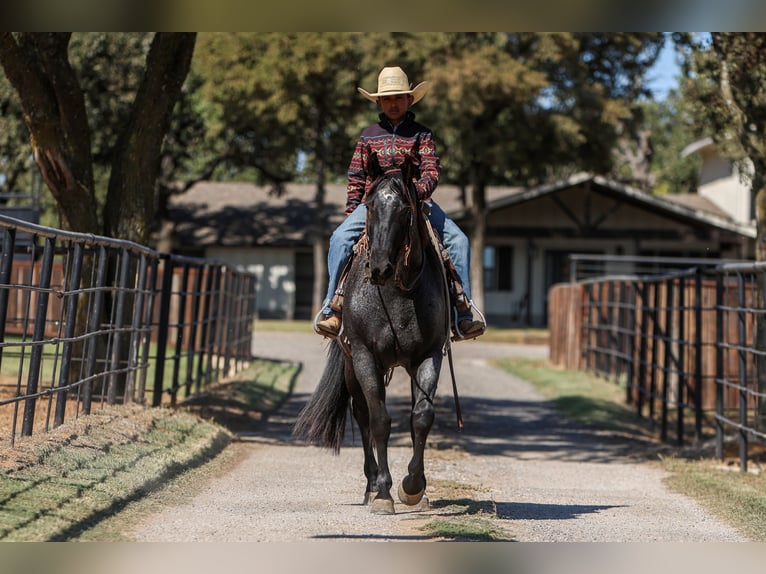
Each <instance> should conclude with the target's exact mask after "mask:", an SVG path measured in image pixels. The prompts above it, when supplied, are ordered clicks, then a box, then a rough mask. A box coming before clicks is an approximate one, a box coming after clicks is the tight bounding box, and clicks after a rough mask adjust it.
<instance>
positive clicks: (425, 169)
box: [346, 111, 441, 215]
mask: <svg viewBox="0 0 766 574" xmlns="http://www.w3.org/2000/svg"><path fill="white" fill-rule="evenodd" d="M372 152H377V154H378V160H379V161H380V166H381V167H382V168H383V169H384V170H385V169H387V168H390V167H393V166H398V165H401V163H402V162H403V161H404V157H405V155H406V154H407V153H411V154H412V155H413V156H414V157H415V160H416V163H418V164H419V175H418V177H417V182H416V183H415V186H416V187H417V190H418V193H419V194H420V197H421V198H422V199H424V200H425V199H429V198H430V197H431V194H432V193H433V192H434V190H435V189H436V185H437V184H438V183H439V174H440V173H441V164H440V162H439V155H438V154H437V153H436V145H435V144H434V137H433V133H432V132H431V130H430V129H428V128H427V127H426V126H424V125H423V124H419V123H418V122H416V121H415V114H413V113H412V112H409V111H408V112H407V114H406V116H405V118H404V119H403V120H402V121H401V122H400V123H399V124H398V125H396V126H393V125H391V122H390V121H389V120H388V118H387V117H386V116H385V115H384V114H380V121H379V122H378V123H377V124H374V125H371V126H370V127H368V128H366V129H365V130H364V131H363V132H362V135H361V136H359V141H358V142H357V144H356V148H355V149H354V155H353V156H352V157H351V164H350V165H349V167H348V188H347V190H346V194H347V195H346V214H347V215H348V214H349V213H351V212H352V211H354V210H355V209H356V208H357V206H358V205H359V204H360V203H361V202H362V199H363V198H364V195H365V193H366V192H367V190H369V188H370V185H372V180H371V179H370V177H369V175H368V174H367V162H368V159H369V157H370V154H371V153H372Z"/></svg>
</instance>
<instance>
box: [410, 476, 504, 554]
mask: <svg viewBox="0 0 766 574" xmlns="http://www.w3.org/2000/svg"><path fill="white" fill-rule="evenodd" d="M428 488H429V494H430V496H432V497H433V498H434V499H435V502H432V503H431V511H432V512H434V513H435V514H436V517H435V518H431V519H428V520H427V521H426V522H425V523H424V524H422V525H420V526H418V527H417V530H419V531H421V532H424V533H425V534H426V535H428V536H429V537H431V538H438V539H448V540H455V541H465V542H495V541H508V540H511V537H510V535H509V533H508V532H507V531H506V530H505V529H504V528H503V527H502V521H501V520H500V519H499V518H498V517H497V508H496V507H495V503H494V502H493V501H492V500H489V499H487V498H485V496H484V493H485V491H486V489H484V488H481V487H475V486H472V485H469V484H465V483H462V482H459V481H453V480H449V481H448V480H433V481H429V483H428Z"/></svg>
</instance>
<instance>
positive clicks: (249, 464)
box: [132, 332, 744, 542]
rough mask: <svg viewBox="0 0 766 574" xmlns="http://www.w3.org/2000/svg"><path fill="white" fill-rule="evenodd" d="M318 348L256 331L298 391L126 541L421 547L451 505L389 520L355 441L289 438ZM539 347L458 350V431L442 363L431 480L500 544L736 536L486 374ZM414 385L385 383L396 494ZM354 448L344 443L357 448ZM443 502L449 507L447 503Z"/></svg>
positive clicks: (602, 442) (645, 469)
mask: <svg viewBox="0 0 766 574" xmlns="http://www.w3.org/2000/svg"><path fill="white" fill-rule="evenodd" d="M326 346H327V342H326V341H325V340H323V339H322V338H320V337H318V336H316V335H314V334H313V333H305V334H304V333H298V334H296V333H274V332H268V333H259V334H257V335H256V341H255V354H256V355H257V356H259V357H264V358H273V359H287V360H293V361H300V362H301V363H302V366H303V368H302V371H301V374H300V376H299V380H298V384H297V388H296V392H295V394H294V397H293V398H292V399H291V400H290V401H289V402H288V403H287V405H286V406H285V408H284V409H283V410H282V411H281V412H280V413H279V414H278V415H275V416H272V417H271V418H270V419H269V420H268V421H267V422H266V423H264V424H263V425H262V426H261V427H260V428H258V429H256V430H254V431H253V432H252V433H250V434H248V435H243V436H242V439H243V441H244V443H245V445H244V448H245V449H246V454H245V456H244V457H243V459H242V460H241V462H240V463H239V464H238V465H237V466H235V467H234V468H233V469H231V471H230V472H228V473H227V474H226V475H225V476H220V477H218V478H216V479H214V480H212V481H211V482H210V483H209V485H207V486H206V488H204V489H203V490H202V491H201V492H200V494H199V495H198V496H196V497H195V498H194V499H193V500H191V501H190V502H188V503H185V504H183V505H182V506H179V507H175V508H164V509H160V510H159V511H158V513H157V514H156V515H154V516H151V517H150V518H149V519H148V520H147V521H146V522H145V523H144V524H142V525H141V526H140V527H139V528H138V529H137V530H136V531H135V532H133V533H132V537H133V538H134V539H135V540H138V541H152V542H182V541H183V542H189V541H216V542H249V541H305V540H310V539H311V540H317V539H320V540H323V539H324V540H371V541H387V540H418V539H430V538H429V537H427V536H425V535H424V533H423V532H422V531H421V530H419V529H418V526H420V525H422V524H423V523H424V522H426V521H427V520H429V519H433V518H434V517H438V516H439V515H443V514H445V512H447V511H448V508H449V507H448V505H446V504H444V503H442V504H438V501H437V500H436V499H435V498H434V497H433V496H432V499H431V503H432V507H431V509H430V510H421V511H413V510H412V509H409V508H407V507H405V506H403V505H400V504H399V503H397V505H396V512H397V514H396V515H395V516H376V515H372V514H370V513H369V511H368V509H367V507H364V506H362V505H361V501H362V496H363V490H364V484H365V482H364V476H363V472H362V452H361V448H360V447H359V446H358V432H357V433H355V434H356V435H357V436H355V437H352V435H353V434H354V433H352V432H350V431H349V432H347V435H348V436H347V441H348V443H349V446H347V447H346V448H343V449H342V450H341V453H340V455H338V456H334V455H332V454H331V453H330V452H329V451H326V450H323V449H319V448H317V447H313V446H306V445H304V444H302V443H300V442H296V441H295V440H294V439H292V438H291V436H290V432H291V428H292V423H293V421H294V420H295V417H296V415H297V413H298V411H299V410H300V408H301V406H302V405H303V404H304V403H305V401H306V399H307V398H308V395H309V394H310V393H311V392H312V390H313V388H314V386H315V384H316V382H317V381H318V379H319V376H320V374H321V371H322V369H323V366H324V360H325V353H326ZM547 352H548V350H547V347H545V346H530V345H510V344H500V343H483V342H481V339H478V340H475V341H471V342H465V343H459V344H456V345H454V346H453V354H454V359H455V371H456V377H457V381H458V388H459V390H460V400H461V406H462V409H463V420H464V428H463V431H462V432H458V431H457V429H456V423H455V413H454V403H453V399H452V391H451V381H450V377H449V370H448V363H447V361H446V360H445V362H444V368H443V370H442V377H441V381H440V391H439V395H438V397H437V402H438V404H437V421H436V424H435V426H434V430H433V431H432V434H431V436H430V437H429V442H431V443H432V445H431V447H430V448H429V449H427V450H426V473H427V477H428V479H429V481H432V482H431V483H432V484H434V481H443V482H444V483H448V484H461V485H468V486H470V488H471V489H472V490H473V492H474V493H479V495H478V496H479V500H478V503H479V504H485V505H490V506H491V508H493V509H495V510H496V514H497V517H498V519H499V520H498V521H497V522H498V523H499V525H500V527H501V528H502V529H503V530H504V531H506V532H507V533H508V539H509V540H517V541H529V542H532V541H545V542H577V541H593V542H655V541H662V542H708V541H718V542H724V541H742V540H744V539H743V538H742V537H740V536H739V535H738V534H737V533H736V532H735V531H734V530H733V529H732V528H730V527H728V526H726V525H724V524H722V523H720V522H719V521H717V520H716V519H715V518H713V517H712V516H710V515H709V514H707V513H705V512H704V511H703V510H702V509H701V508H700V506H699V505H698V504H697V503H696V502H694V501H692V500H690V499H688V498H686V497H683V496H681V495H678V494H674V493H671V492H669V491H668V490H667V489H666V488H665V487H664V486H663V484H662V478H663V476H664V473H663V471H662V470H661V469H660V468H659V467H658V466H656V465H654V464H651V463H646V462H641V461H640V460H638V459H636V458H635V457H631V452H630V446H629V445H628V444H626V443H625V442H624V441H621V440H616V439H614V438H613V437H604V436H599V435H598V434H596V433H594V432H591V431H588V430H584V429H582V428H580V427H578V426H577V425H574V424H570V423H567V422H566V421H562V420H561V419H560V418H559V417H558V415H557V413H556V411H555V410H554V409H553V407H552V406H551V405H550V403H548V402H546V401H545V400H544V399H543V398H542V397H540V395H539V394H537V393H536V392H535V390H534V389H533V388H532V387H531V386H530V385H528V384H527V383H525V382H524V381H522V380H520V379H518V378H516V377H514V376H511V375H509V374H507V373H504V372H501V371H498V370H497V369H493V368H491V367H490V366H488V364H487V362H486V359H488V358H491V357H508V356H522V357H545V356H547ZM408 389H409V384H408V382H407V380H406V378H405V374H404V373H403V371H401V369H398V370H397V374H396V375H395V376H394V378H393V380H392V382H391V385H390V387H389V402H390V404H391V409H390V410H391V411H392V417H393V418H394V432H393V434H392V444H393V446H392V448H391V452H390V459H391V470H392V474H393V476H394V486H395V487H396V485H397V484H398V482H399V481H400V480H401V478H402V477H403V476H404V473H405V470H406V466H407V462H408V460H409V456H410V448H409V431H408V429H407V425H406V423H407V417H408V412H407V409H406V405H407V403H408V401H409V391H408ZM354 439H355V440H356V444H352V441H353V440H354ZM442 502H444V501H442Z"/></svg>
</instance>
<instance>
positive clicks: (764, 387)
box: [753, 164, 766, 432]
mask: <svg viewBox="0 0 766 574" xmlns="http://www.w3.org/2000/svg"><path fill="white" fill-rule="evenodd" d="M755 170H756V176H755V177H754V178H753V189H754V190H757V191H756V192H755V212H756V226H757V230H758V231H757V235H756V239H755V242H756V243H755V258H756V260H757V261H759V262H764V261H766V186H764V182H763V178H761V177H759V176H758V174H759V173H762V172H760V170H759V167H758V166H757V164H756V167H755ZM756 186H757V187H756ZM764 281H765V280H764V275H763V273H759V274H758V284H757V287H756V288H757V290H758V292H757V303H756V305H755V306H756V307H760V308H761V309H763V308H766V283H765V282H764ZM755 329H756V334H755V340H756V344H755V345H756V348H758V349H766V319H764V317H763V315H758V318H757V321H756V326H755ZM755 371H756V378H757V381H758V382H757V386H758V393H759V395H758V405H757V409H758V411H757V412H758V414H757V417H756V420H755V428H756V429H758V430H759V431H761V432H763V431H766V400H765V399H763V397H764V395H766V357H764V356H763V355H756V364H755Z"/></svg>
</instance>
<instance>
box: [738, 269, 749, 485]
mask: <svg viewBox="0 0 766 574" xmlns="http://www.w3.org/2000/svg"><path fill="white" fill-rule="evenodd" d="M745 306H746V298H745V281H744V279H743V277H742V272H738V273H737V318H738V321H737V328H738V333H737V334H738V338H739V350H738V351H737V355H738V356H739V468H740V470H742V471H743V472H746V471H747V440H748V436H747V430H746V429H747V360H746V357H745V348H746V345H747V324H746V322H745Z"/></svg>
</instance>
